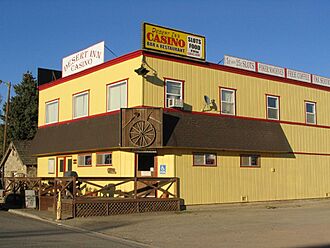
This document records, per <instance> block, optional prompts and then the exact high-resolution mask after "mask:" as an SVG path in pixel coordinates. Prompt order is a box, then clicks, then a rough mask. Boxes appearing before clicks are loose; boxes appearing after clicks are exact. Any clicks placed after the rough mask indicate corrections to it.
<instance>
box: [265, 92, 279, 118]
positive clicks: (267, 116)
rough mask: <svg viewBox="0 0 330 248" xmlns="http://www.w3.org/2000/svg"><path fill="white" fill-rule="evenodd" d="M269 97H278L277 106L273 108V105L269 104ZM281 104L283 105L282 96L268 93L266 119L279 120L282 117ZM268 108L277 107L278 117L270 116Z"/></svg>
mask: <svg viewBox="0 0 330 248" xmlns="http://www.w3.org/2000/svg"><path fill="white" fill-rule="evenodd" d="M268 98H276V99H277V108H273V107H269V106H268ZM280 106H281V105H280V96H277V95H270V94H266V119H267V120H273V121H279V120H280V119H281V107H280ZM268 108H271V109H277V119H275V118H269V115H268Z"/></svg>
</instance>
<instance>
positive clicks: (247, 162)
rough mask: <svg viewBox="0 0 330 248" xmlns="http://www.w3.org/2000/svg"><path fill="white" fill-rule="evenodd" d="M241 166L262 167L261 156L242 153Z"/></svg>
mask: <svg viewBox="0 0 330 248" xmlns="http://www.w3.org/2000/svg"><path fill="white" fill-rule="evenodd" d="M241 167H260V156H259V155H241Z"/></svg>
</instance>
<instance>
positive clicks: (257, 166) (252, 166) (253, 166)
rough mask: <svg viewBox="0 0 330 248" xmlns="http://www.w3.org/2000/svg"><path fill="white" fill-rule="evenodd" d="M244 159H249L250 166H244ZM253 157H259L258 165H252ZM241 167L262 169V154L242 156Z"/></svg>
mask: <svg viewBox="0 0 330 248" xmlns="http://www.w3.org/2000/svg"><path fill="white" fill-rule="evenodd" d="M243 157H249V164H248V165H243ZM251 157H257V165H252V163H251V161H252V160H251ZM240 167H242V168H260V167H261V156H260V154H240Z"/></svg>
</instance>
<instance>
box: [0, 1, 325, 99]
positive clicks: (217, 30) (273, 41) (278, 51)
mask: <svg viewBox="0 0 330 248" xmlns="http://www.w3.org/2000/svg"><path fill="white" fill-rule="evenodd" d="M0 10H1V11H0V59H1V64H0V79H2V80H6V81H12V82H13V83H18V82H20V81H21V78H22V73H23V72H25V71H27V70H29V71H32V73H33V75H34V76H35V77H36V76H37V75H36V73H37V68H38V67H44V68H53V69H58V70H60V69H61V60H62V58H63V57H65V56H67V55H69V54H71V53H74V52H76V51H79V50H81V49H83V48H85V47H88V46H90V45H92V44H94V43H97V42H99V41H102V40H104V41H105V43H106V45H107V46H108V47H109V48H111V49H112V50H113V51H114V52H115V53H116V54H117V55H123V54H126V53H129V52H131V51H135V50H138V49H140V48H141V24H142V22H144V21H145V22H150V23H154V24H158V25H162V26H167V27H172V28H175V29H179V30H184V31H188V32H192V33H196V34H201V35H204V36H206V54H207V60H208V61H210V62H215V63H217V62H218V61H220V60H221V59H222V58H223V55H224V54H229V55H234V56H237V57H242V58H248V59H251V60H255V61H261V62H265V63H269V64H274V65H278V66H282V67H288V68H292V69H296V70H302V71H306V72H310V73H314V74H319V75H322V76H326V77H330V1H327V0H323V1H321V0H310V1H303V0H299V1H298V0H296V1H294V0H291V1H289V0H286V1H285V0H283V1H275V0H273V1H270V0H269V1H267V0H264V1H261V0H260V1H257V0H246V1H235V0H231V1H207V0H205V1H202V0H200V1H197V0H181V1H180V0H164V1H157V0H145V1H144V0H139V1H137V0H136V1H133V0H131V1H129V0H125V1H124V0H122V1H110V0H109V1H106V0H98V1H97V0H79V1H78V0H75V1H74V0H71V1H70V0H56V1H55V0H54V1H50V0H38V1H37V0H35V1H34V0H30V1H26V0H20V1H19V0H0ZM105 58H106V60H109V59H111V58H113V56H112V55H111V53H109V52H107V51H106V56H105ZM0 94H1V95H2V96H3V97H4V96H5V94H6V88H5V86H4V85H0Z"/></svg>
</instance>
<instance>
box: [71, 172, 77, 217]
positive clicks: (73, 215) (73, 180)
mask: <svg viewBox="0 0 330 248" xmlns="http://www.w3.org/2000/svg"><path fill="white" fill-rule="evenodd" d="M72 186H73V190H72V194H73V199H72V217H73V218H76V196H77V178H76V177H73V178H72Z"/></svg>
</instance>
